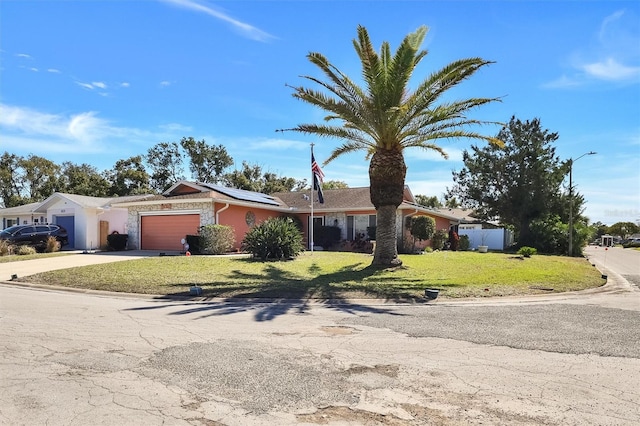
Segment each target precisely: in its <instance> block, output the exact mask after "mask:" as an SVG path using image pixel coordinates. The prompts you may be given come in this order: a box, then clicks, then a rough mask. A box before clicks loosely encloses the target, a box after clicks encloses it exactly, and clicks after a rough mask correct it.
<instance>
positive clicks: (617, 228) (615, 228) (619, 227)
mask: <svg viewBox="0 0 640 426" xmlns="http://www.w3.org/2000/svg"><path fill="white" fill-rule="evenodd" d="M607 231H608V233H609V234H610V235H615V236H616V237H620V238H621V239H623V240H625V239H627V238H629V236H631V235H633V234H637V233H639V232H640V227H639V226H638V225H636V224H635V223H633V222H617V223H614V224H613V225H611V226H610V227H609V228H608V229H607Z"/></svg>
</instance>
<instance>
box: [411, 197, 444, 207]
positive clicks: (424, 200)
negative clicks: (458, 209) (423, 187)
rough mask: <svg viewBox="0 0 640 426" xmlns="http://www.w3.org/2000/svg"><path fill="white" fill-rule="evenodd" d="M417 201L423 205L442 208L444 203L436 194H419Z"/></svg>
mask: <svg viewBox="0 0 640 426" xmlns="http://www.w3.org/2000/svg"><path fill="white" fill-rule="evenodd" d="M415 198H416V202H417V203H418V204H420V205H421V206H424V207H433V208H440V207H442V203H441V202H440V200H439V199H438V197H436V196H435V195H434V196H431V197H429V196H427V195H421V194H418V195H416V197H415Z"/></svg>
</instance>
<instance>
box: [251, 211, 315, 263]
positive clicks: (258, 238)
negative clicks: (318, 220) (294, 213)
mask: <svg viewBox="0 0 640 426" xmlns="http://www.w3.org/2000/svg"><path fill="white" fill-rule="evenodd" d="M303 249H304V247H303V244H302V234H300V231H299V230H298V227H297V226H296V225H295V223H294V221H293V220H291V219H290V218H282V217H278V218H270V219H267V220H265V221H264V222H262V223H261V224H259V225H256V226H254V227H253V228H251V229H250V230H249V232H247V234H246V235H245V236H244V240H242V250H243V251H246V252H249V253H251V254H252V255H253V257H257V258H260V259H262V260H266V259H278V260H282V259H290V258H293V257H295V256H297V255H298V254H300V253H301V252H302V250H303Z"/></svg>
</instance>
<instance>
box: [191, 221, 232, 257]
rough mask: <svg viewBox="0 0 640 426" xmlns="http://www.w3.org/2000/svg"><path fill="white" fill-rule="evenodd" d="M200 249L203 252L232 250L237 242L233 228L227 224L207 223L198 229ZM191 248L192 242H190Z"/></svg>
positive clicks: (217, 252) (220, 252) (222, 252)
mask: <svg viewBox="0 0 640 426" xmlns="http://www.w3.org/2000/svg"><path fill="white" fill-rule="evenodd" d="M198 232H199V234H200V240H199V247H198V250H199V252H200V253H202V254H224V253H228V252H229V251H231V249H232V248H233V245H234V244H235V242H236V237H235V234H234V233H233V228H232V227H231V226H227V225H205V226H201V227H200V228H199V229H198ZM189 250H191V244H189Z"/></svg>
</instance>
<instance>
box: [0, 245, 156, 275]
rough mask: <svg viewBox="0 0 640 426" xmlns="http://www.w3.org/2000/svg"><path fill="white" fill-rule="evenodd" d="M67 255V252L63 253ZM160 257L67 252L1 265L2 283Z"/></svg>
mask: <svg viewBox="0 0 640 426" xmlns="http://www.w3.org/2000/svg"><path fill="white" fill-rule="evenodd" d="M63 253H65V252H63ZM149 256H158V253H157V252H153V251H140V250H138V251H135V250H132V251H106V252H92V253H83V252H81V251H72V252H66V253H65V254H64V255H60V256H53V257H46V258H42V259H32V260H21V261H18V262H4V263H0V281H8V280H10V279H11V277H12V276H13V275H17V276H18V277H26V276H28V275H34V274H39V273H41V272H47V271H54V270H57V269H67V268H75V267H76V266H87V265H95V264H100V263H110V262H120V261H124V260H133V259H140V258H143V257H149Z"/></svg>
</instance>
